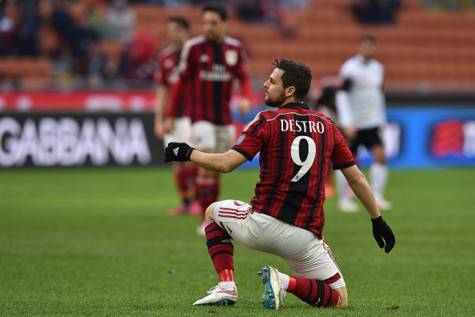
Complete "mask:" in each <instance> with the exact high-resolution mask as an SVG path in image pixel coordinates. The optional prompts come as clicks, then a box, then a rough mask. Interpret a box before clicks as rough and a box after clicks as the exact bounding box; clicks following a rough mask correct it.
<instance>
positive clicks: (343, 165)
mask: <svg viewBox="0 0 475 317" xmlns="http://www.w3.org/2000/svg"><path fill="white" fill-rule="evenodd" d="M332 129H333V133H334V138H335V144H334V147H333V153H332V164H333V168H334V169H340V170H341V171H342V173H343V175H344V176H345V178H346V180H347V181H348V184H349V185H350V187H351V188H352V189H353V191H354V193H355V194H356V196H357V197H358V198H359V199H360V200H361V202H362V203H363V205H364V206H365V207H366V210H367V211H368V214H369V216H370V218H371V223H372V225H373V236H374V239H375V240H376V242H377V243H378V245H379V247H380V248H383V247H384V251H386V253H389V252H390V251H391V250H392V248H393V247H394V244H395V243H396V238H395V237H394V234H393V232H392V230H391V228H390V227H389V226H388V225H387V224H386V222H385V221H384V220H383V217H382V216H381V213H380V212H379V208H378V205H377V203H376V199H375V198H374V195H373V192H372V191H371V187H370V186H369V184H368V181H367V180H366V177H365V176H364V174H363V173H362V172H361V170H360V169H359V168H358V167H357V166H356V165H355V161H354V159H353V155H352V154H351V151H350V149H349V148H348V145H347V144H346V142H345V140H344V138H343V136H342V135H341V133H340V131H338V129H337V128H336V126H335V125H333V126H332Z"/></svg>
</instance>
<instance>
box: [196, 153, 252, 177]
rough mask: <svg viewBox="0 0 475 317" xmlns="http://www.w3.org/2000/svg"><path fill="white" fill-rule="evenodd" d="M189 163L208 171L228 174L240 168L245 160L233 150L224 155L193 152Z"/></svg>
mask: <svg viewBox="0 0 475 317" xmlns="http://www.w3.org/2000/svg"><path fill="white" fill-rule="evenodd" d="M190 161H192V162H193V163H195V164H196V165H199V166H201V167H203V168H205V169H207V170H210V171H214V172H218V173H229V172H231V171H233V170H235V169H236V168H237V167H239V166H241V165H242V164H243V163H244V162H245V161H246V158H245V157H244V156H243V155H242V154H241V153H239V152H237V151H235V150H229V151H227V152H225V153H205V152H200V151H197V150H194V151H193V152H192V153H191V156H190Z"/></svg>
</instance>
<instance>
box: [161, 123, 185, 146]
mask: <svg viewBox="0 0 475 317" xmlns="http://www.w3.org/2000/svg"><path fill="white" fill-rule="evenodd" d="M174 123H175V126H174V128H173V131H172V132H171V133H169V134H167V135H165V137H164V138H163V141H164V143H165V147H166V146H167V145H168V143H170V142H187V143H189V142H191V120H190V118H188V117H180V118H176V119H175V120H174Z"/></svg>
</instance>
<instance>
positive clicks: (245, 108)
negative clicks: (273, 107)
mask: <svg viewBox="0 0 475 317" xmlns="http://www.w3.org/2000/svg"><path fill="white" fill-rule="evenodd" d="M237 111H238V112H239V113H240V114H242V115H246V114H248V113H249V111H251V101H250V100H249V99H245V98H242V99H241V100H240V101H239V103H238V105H237Z"/></svg>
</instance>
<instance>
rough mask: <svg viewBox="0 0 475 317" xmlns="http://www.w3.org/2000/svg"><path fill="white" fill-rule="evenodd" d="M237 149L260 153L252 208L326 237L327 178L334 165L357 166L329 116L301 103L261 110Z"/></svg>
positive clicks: (237, 144)
mask: <svg viewBox="0 0 475 317" xmlns="http://www.w3.org/2000/svg"><path fill="white" fill-rule="evenodd" d="M233 149H234V150H235V151H238V152H239V153H241V154H242V155H244V156H245V157H246V158H247V159H249V160H251V159H252V158H253V157H254V156H255V155H256V154H257V153H258V152H260V180H259V182H258V183H257V185H256V189H255V196H254V198H253V199H252V201H251V205H252V207H253V210H255V211H257V212H261V213H265V214H267V215H269V216H272V217H274V218H277V219H280V220H282V221H284V222H287V223H290V224H293V225H295V226H297V227H301V228H304V229H307V230H309V231H311V232H313V233H314V234H315V235H316V236H318V237H319V238H322V230H323V225H324V222H325V215H324V212H323V204H324V202H325V176H326V174H327V173H328V172H329V171H330V169H331V168H333V169H340V168H345V167H349V166H351V165H353V164H355V163H354V159H353V155H352V154H351V151H350V149H349V148H348V146H347V144H346V142H345V139H344V138H343V136H342V135H341V133H340V131H339V130H338V129H337V127H336V126H335V124H334V123H333V122H332V121H331V119H330V118H329V117H327V116H325V115H323V114H322V113H320V112H317V111H313V110H309V109H308V107H307V106H305V105H304V104H301V103H290V104H287V105H285V106H283V107H281V108H279V109H277V110H270V111H263V112H261V113H259V114H258V115H257V116H256V118H255V119H254V120H253V121H252V122H251V123H250V124H249V125H248V126H247V128H246V129H245V130H244V132H243V133H242V135H241V136H240V138H239V139H238V141H237V143H236V144H235V145H234V146H233Z"/></svg>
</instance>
